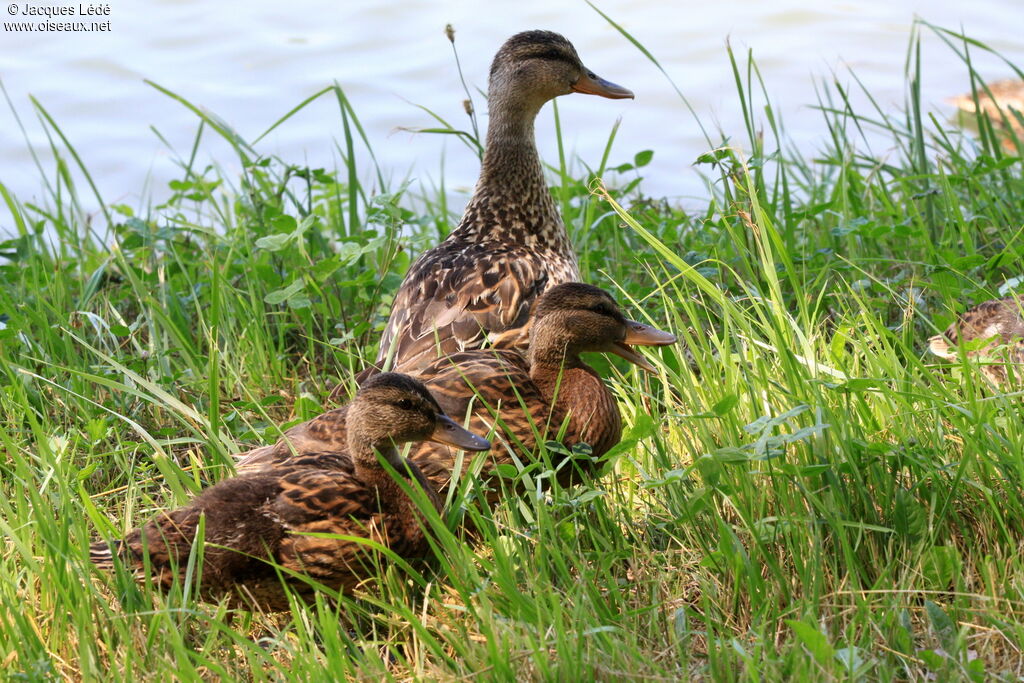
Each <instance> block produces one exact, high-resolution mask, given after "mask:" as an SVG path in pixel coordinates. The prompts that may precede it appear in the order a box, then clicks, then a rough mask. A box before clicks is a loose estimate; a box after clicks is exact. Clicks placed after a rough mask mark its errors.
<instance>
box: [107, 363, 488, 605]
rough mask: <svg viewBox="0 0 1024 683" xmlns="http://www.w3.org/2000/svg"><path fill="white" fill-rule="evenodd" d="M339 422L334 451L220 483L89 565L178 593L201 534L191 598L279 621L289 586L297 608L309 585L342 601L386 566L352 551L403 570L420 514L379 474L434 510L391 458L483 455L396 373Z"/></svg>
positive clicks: (419, 548) (361, 395) (420, 551)
mask: <svg viewBox="0 0 1024 683" xmlns="http://www.w3.org/2000/svg"><path fill="white" fill-rule="evenodd" d="M346 413H347V415H346V417H347V419H346V428H347V429H346V438H345V439H344V440H343V441H342V442H332V443H330V444H324V445H325V447H324V448H323V449H321V450H318V451H315V452H314V451H307V452H305V453H304V454H303V455H304V457H302V458H296V459H294V460H288V461H281V462H277V463H274V465H273V466H271V467H267V468H262V469H261V470H259V471H256V472H245V473H240V474H238V475H236V476H234V477H231V478H229V479H226V480H224V481H221V482H219V483H217V484H215V485H213V486H211V487H210V488H208V489H206V490H205V491H203V492H201V493H200V494H199V495H198V496H197V497H196V498H194V499H193V500H192V501H191V502H190V503H189V504H188V505H185V506H184V507H181V508H178V509H176V510H173V511H170V512H165V513H163V514H161V515H160V516H159V517H157V518H156V519H153V520H151V521H149V522H148V523H146V524H145V525H144V526H142V527H141V528H138V529H135V530H134V531H132V532H130V533H129V534H127V535H126V536H125V537H124V538H123V539H121V540H118V541H115V542H114V543H107V542H103V541H100V542H97V543H94V544H92V546H91V549H90V550H91V552H90V557H91V559H92V561H93V563H94V564H96V565H97V566H98V567H100V568H102V569H112V568H113V567H114V565H115V559H114V558H115V557H117V558H119V559H120V561H121V562H122V563H123V564H124V565H126V566H127V567H129V568H130V569H132V570H134V571H135V572H136V575H137V576H138V577H139V578H143V575H144V567H145V566H147V565H148V566H149V567H150V568H151V569H150V572H151V574H150V575H151V577H152V580H153V581H154V582H155V584H157V586H158V587H160V588H162V589H167V588H169V587H170V586H171V585H172V584H174V583H175V582H179V584H180V583H181V582H183V580H184V575H185V572H186V568H187V566H188V564H189V563H188V560H189V554H190V552H192V549H193V547H194V546H195V544H196V539H197V534H198V529H199V527H200V526H201V525H204V526H205V536H204V541H205V547H204V555H203V562H202V574H201V581H200V589H199V595H200V597H201V598H203V599H206V600H212V601H217V600H220V599H223V598H227V600H228V602H229V604H231V605H232V606H235V607H247V608H249V609H253V610H262V611H285V610H288V609H289V598H288V592H287V591H286V590H285V588H284V586H285V585H286V584H287V585H289V586H291V588H292V589H293V591H294V592H295V593H296V594H297V595H298V596H299V597H301V598H302V599H304V600H306V601H310V600H312V599H313V595H314V592H315V591H314V588H313V586H314V585H316V584H322V585H323V586H326V587H327V588H329V589H331V590H334V591H339V592H343V593H350V592H351V591H352V590H353V589H355V588H356V586H358V585H359V584H361V583H363V582H364V581H366V580H367V579H368V578H370V577H371V576H373V571H372V569H368V568H370V567H373V566H374V564H375V563H380V562H387V559H386V557H385V556H384V555H382V554H378V553H375V552H374V551H372V550H371V549H370V547H369V546H368V545H367V543H366V542H365V541H363V542H360V540H353V539H366V540H369V541H372V542H375V543H379V544H382V545H384V546H386V547H387V548H388V549H389V550H390V551H391V552H393V553H394V554H396V555H398V556H399V557H401V558H409V559H411V560H416V559H418V558H422V557H424V556H425V555H426V554H427V552H428V550H429V541H428V539H427V534H426V532H425V531H424V525H425V520H424V519H423V516H422V513H421V511H420V509H419V508H418V507H417V504H416V503H415V502H414V501H413V499H412V498H410V497H409V495H407V493H406V492H405V490H403V487H402V485H401V484H400V483H399V482H398V480H397V479H396V478H395V476H393V473H392V472H389V471H388V470H387V469H386V468H385V467H384V465H383V462H384V461H386V462H387V464H388V465H389V466H390V467H391V469H392V470H393V472H394V473H397V476H399V477H408V478H409V480H410V482H411V481H415V482H416V485H418V486H419V487H421V488H422V489H423V491H424V492H425V493H426V494H427V497H428V498H429V500H430V502H431V504H432V505H433V506H434V507H435V509H437V510H440V501H439V499H438V497H437V491H436V490H435V489H433V488H432V487H431V484H430V482H429V481H428V480H427V479H426V478H425V477H424V476H423V474H422V472H420V470H419V468H418V467H417V466H416V464H415V463H410V462H408V461H406V460H405V459H404V458H402V457H401V456H400V454H399V451H398V447H399V446H400V445H401V444H404V443H407V442H419V441H433V442H437V443H444V444H447V445H449V446H452V447H454V448H459V449H465V450H468V451H485V450H487V449H488V448H490V443H489V442H488V441H487V440H486V439H484V438H482V437H480V436H477V435H475V434H472V433H471V432H469V431H467V430H465V429H463V428H462V427H460V426H459V425H458V424H456V423H455V422H454V421H452V420H451V418H449V417H448V416H447V415H446V414H445V413H444V411H443V410H442V409H441V407H440V406H439V405H438V403H437V401H436V400H435V399H434V397H433V396H432V395H431V394H430V392H429V391H428V390H427V389H426V387H424V386H423V384H422V382H419V381H418V380H416V379H414V378H411V377H408V376H406V375H401V374H397V373H383V374H380V375H376V376H374V377H373V378H371V379H370V380H368V381H367V382H366V383H365V384H364V385H363V386H362V387H361V388H360V390H359V391H358V392H357V394H356V395H355V397H354V399H353V400H352V402H351V403H350V404H349V405H348V406H347V411H346ZM282 580H283V581H282Z"/></svg>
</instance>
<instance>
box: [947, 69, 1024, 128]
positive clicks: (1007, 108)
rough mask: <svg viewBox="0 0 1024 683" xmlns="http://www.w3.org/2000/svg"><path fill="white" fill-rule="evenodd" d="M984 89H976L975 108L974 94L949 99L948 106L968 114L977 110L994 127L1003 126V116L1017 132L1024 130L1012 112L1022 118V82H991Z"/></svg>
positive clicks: (1015, 80) (1023, 103)
mask: <svg viewBox="0 0 1024 683" xmlns="http://www.w3.org/2000/svg"><path fill="white" fill-rule="evenodd" d="M986 87H987V91H986V89H985V88H978V103H977V106H975V102H974V94H973V93H965V94H963V95H957V96H956V97H951V98H949V100H948V101H949V102H950V104H953V105H955V106H956V108H957V109H960V110H961V111H964V112H966V113H968V114H975V113H977V111H978V109H981V111H982V112H984V113H985V114H988V117H989V119H990V120H991V121H992V122H993V123H995V124H996V125H1003V123H1004V119H1003V117H1004V116H1005V117H1006V119H1005V121H1006V122H1009V125H1010V126H1011V127H1012V128H1013V129H1014V130H1015V131H1017V132H1021V131H1022V130H1024V128H1022V126H1021V124H1020V121H1019V120H1018V119H1017V116H1015V115H1014V111H1016V112H1017V114H1018V115H1021V116H1024V80H1019V79H1015V78H1007V79H1004V80H1001V81H993V82H991V83H987V84H986Z"/></svg>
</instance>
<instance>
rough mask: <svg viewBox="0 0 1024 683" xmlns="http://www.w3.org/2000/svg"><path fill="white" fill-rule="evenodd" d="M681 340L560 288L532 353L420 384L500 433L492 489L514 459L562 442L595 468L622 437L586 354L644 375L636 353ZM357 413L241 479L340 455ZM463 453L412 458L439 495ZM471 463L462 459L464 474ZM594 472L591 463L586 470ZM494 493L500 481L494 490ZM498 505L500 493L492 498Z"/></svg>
mask: <svg viewBox="0 0 1024 683" xmlns="http://www.w3.org/2000/svg"><path fill="white" fill-rule="evenodd" d="M674 342H675V337H674V336H673V335H671V334H669V333H668V332H662V331H661V330H657V329H655V328H653V327H650V326H648V325H644V324H642V323H638V322H634V321H632V320H627V319H626V318H625V317H624V316H623V315H622V312H621V311H620V310H619V307H618V306H617V305H616V303H615V301H614V299H612V297H611V296H610V295H609V294H608V293H607V292H605V291H603V290H601V289H599V288H597V287H593V286H591V285H586V284H582V283H578V282H574V283H567V284H562V285H558V286H557V287H554V288H552V289H550V290H549V291H548V292H546V293H545V294H544V295H543V296H541V298H540V299H539V300H538V301H537V303H536V305H535V307H534V311H533V315H532V318H531V324H530V344H529V351H528V353H527V355H526V356H523V355H522V354H520V353H519V352H517V351H513V350H507V349H501V350H499V349H480V350H476V351H462V352H459V353H455V354H452V355H451V356H449V357H447V358H442V359H437V360H435V361H433V362H432V363H431V364H430V365H428V366H426V367H425V368H424V369H423V371H422V373H421V374H420V379H422V380H423V382H424V384H425V385H426V386H427V387H428V388H429V389H430V391H431V393H432V394H433V395H434V396H435V397H436V398H437V401H438V403H439V404H440V405H441V406H442V407H443V408H444V410H445V412H446V414H448V415H451V416H453V417H454V418H455V419H456V420H458V421H460V422H461V421H462V418H463V417H464V416H466V415H467V414H468V415H469V428H470V429H471V430H474V431H477V432H479V433H485V432H491V431H493V433H494V439H493V440H494V442H495V445H494V446H493V447H492V449H491V451H490V453H489V454H488V456H489V457H487V459H486V461H485V462H484V463H483V466H482V469H481V474H480V476H481V477H482V478H483V479H484V480H485V481H486V480H489V479H491V478H492V477H493V476H494V475H495V471H496V470H495V467H496V466H497V465H499V464H502V463H513V462H515V459H518V460H519V461H521V462H525V463H529V462H532V461H533V460H534V458H535V454H536V452H537V449H538V447H539V445H541V444H543V443H544V442H545V441H548V440H558V441H559V442H561V443H563V444H564V445H566V446H570V447H571V446H573V445H576V444H580V443H586V444H589V445H590V446H591V448H592V458H595V459H596V458H597V457H599V456H601V455H603V454H604V453H606V452H607V451H608V450H609V449H610V448H611V447H612V446H614V445H615V444H616V443H618V441H619V439H620V437H621V435H622V423H621V420H620V416H619V409H618V406H617V405H616V403H615V398H614V397H613V396H612V393H611V391H609V390H608V388H607V387H606V386H605V385H604V382H603V381H602V380H601V378H600V376H598V374H597V373H596V372H595V371H594V369H593V368H591V367H590V366H588V365H587V364H586V363H585V362H584V361H583V359H582V358H581V357H580V354H581V353H584V352H587V351H593V352H608V353H614V354H616V355H619V356H621V357H623V358H625V359H627V360H629V361H630V362H632V363H635V364H637V365H639V366H640V367H642V368H644V369H647V370H653V369H654V368H653V366H651V364H650V363H649V362H648V361H647V360H646V359H644V357H643V356H641V355H639V354H638V353H636V352H635V351H634V350H632V349H631V348H630V347H631V346H633V345H644V346H663V345H666V344H672V343H674ZM350 411H351V408H344V407H343V408H338V409H336V410H332V411H330V412H328V413H325V414H323V415H321V416H319V417H316V418H314V419H312V420H310V421H309V422H305V423H303V424H301V425H297V426H295V427H293V428H292V429H290V430H288V431H287V432H286V433H285V437H284V438H283V439H282V440H281V441H279V442H278V443H277V444H275V445H273V446H267V447H264V448H258V449H256V450H253V451H250V452H249V453H248V454H245V455H243V456H241V461H240V462H239V466H240V468H241V470H242V471H246V470H255V471H258V470H259V469H261V468H264V467H269V468H271V469H273V468H275V467H279V466H281V463H287V462H291V461H293V460H295V459H298V460H299V461H301V460H302V459H303V458H305V457H307V454H309V453H318V452H321V451H332V450H335V449H336V448H337V446H338V444H341V443H344V442H345V440H346V439H347V435H346V427H347V421H348V419H349V417H348V415H349V414H350ZM456 456H457V451H456V450H455V449H452V448H448V447H447V446H444V445H440V444H423V445H421V446H419V447H417V448H414V449H413V452H412V453H411V454H410V456H409V458H410V461H411V462H413V463H415V464H416V465H417V466H418V467H419V469H420V470H421V471H422V472H423V474H425V475H426V477H427V479H428V480H429V481H430V486H431V487H432V488H436V489H437V490H438V491H439V493H440V494H442V495H443V494H444V493H446V491H447V487H448V484H449V482H450V480H451V478H452V474H453V471H454V469H455V463H456ZM470 462H471V458H465V459H464V466H463V472H465V471H467V470H468V469H469V467H470ZM553 464H554V465H555V466H556V467H557V468H558V470H557V471H558V475H557V478H558V480H559V481H560V483H562V484H563V485H564V484H567V483H569V482H571V481H573V480H574V478H575V472H574V466H572V465H571V464H569V463H564V462H557V461H556V462H555V463H553ZM582 465H583V467H582V469H584V470H586V469H590V468H592V466H593V461H590V462H587V461H584V462H583V463H582ZM491 483H493V481H492V482H491ZM487 497H488V500H489V502H491V503H492V504H493V503H494V502H496V500H497V497H498V494H497V492H496V491H495V490H494V489H493V487H492V490H490V491H489V492H488V494H487Z"/></svg>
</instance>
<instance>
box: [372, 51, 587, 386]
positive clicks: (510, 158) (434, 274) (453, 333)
mask: <svg viewBox="0 0 1024 683" xmlns="http://www.w3.org/2000/svg"><path fill="white" fill-rule="evenodd" d="M526 69H534V70H535V74H534V73H531V75H530V77H526V78H524V77H523V76H522V73H523V72H524V70H526ZM573 70H574V71H573ZM584 72H586V69H585V68H584V67H583V65H582V63H581V62H580V60H579V56H578V55H577V54H576V50H575V49H574V48H573V47H572V44H571V43H569V41H567V40H566V39H565V38H563V37H562V36H560V35H558V34H556V33H551V32H547V31H528V32H525V33H522V34H518V35H516V36H513V37H512V38H510V39H509V40H508V41H507V42H506V43H505V45H503V46H502V48H501V50H499V51H498V54H497V55H496V56H495V59H494V62H493V64H492V67H491V82H490V88H489V92H490V99H489V104H490V106H491V122H490V125H489V127H488V133H487V146H486V151H485V154H484V159H483V165H482V168H481V173H480V179H479V180H478V182H477V185H476V189H475V190H474V193H473V197H472V198H471V199H470V201H469V203H468V205H467V206H466V210H465V213H464V214H463V216H462V220H461V221H460V223H459V225H458V226H457V227H456V229H455V230H454V231H453V232H452V233H451V234H450V235H449V236H448V238H447V239H446V240H445V241H444V242H442V243H441V244H440V245H438V246H436V247H434V248H433V249H430V250H429V251H427V252H426V253H424V254H423V255H422V256H420V258H419V259H418V260H417V261H416V262H415V263H414V264H413V265H412V267H411V268H410V269H409V272H408V273H407V275H406V277H405V280H404V282H403V283H402V285H401V287H400V289H399V291H398V293H397V295H396V296H395V300H394V302H393V305H392V310H391V316H390V318H389V320H388V323H387V326H386V328H385V330H384V334H383V336H382V337H381V341H380V352H379V355H378V357H377V361H376V367H384V365H385V364H386V362H387V358H388V355H389V354H393V359H394V360H393V363H392V368H393V369H395V370H398V371H402V372H418V371H419V370H421V369H422V368H424V367H425V366H426V365H427V364H429V363H430V362H431V361H433V360H434V359H435V358H438V357H440V356H443V355H445V354H450V353H456V352H459V351H465V350H470V349H477V348H481V347H483V346H485V345H488V344H493V343H494V342H495V341H497V340H499V339H500V342H501V344H500V345H501V346H503V347H506V348H518V349H523V348H524V347H525V344H526V340H527V334H526V332H525V330H524V329H523V325H524V323H525V322H526V320H527V317H528V316H529V311H530V306H531V305H532V304H533V302H534V301H535V300H536V298H537V297H539V296H540V295H541V294H543V293H544V292H545V291H547V290H548V289H550V288H551V287H554V286H555V285H558V284H560V283H564V282H572V281H575V280H578V279H579V265H578V263H577V260H576V255H575V253H574V252H573V249H572V245H571V244H570V243H569V238H568V236H567V235H566V231H565V225H564V224H563V222H562V218H561V216H560V215H559V213H558V210H557V209H556V207H555V203H554V201H553V200H552V198H551V193H550V191H549V190H548V187H547V184H546V182H545V180H544V172H543V168H542V167H541V163H540V157H539V156H538V154H537V148H536V144H535V142H534V130H533V123H534V119H535V117H536V115H537V112H538V111H539V110H540V108H541V106H543V104H544V103H545V102H547V101H548V100H550V99H552V98H553V97H556V96H558V95H562V94H567V93H568V92H571V89H570V88H569V87H568V86H565V85H563V84H561V81H559V80H558V79H561V78H566V76H565V74H566V73H570V74H572V73H584ZM591 75H592V74H591ZM534 76H535V77H534ZM559 88H561V89H559ZM373 371H374V370H373V369H372V368H371V369H368V370H367V371H366V372H365V373H364V374H363V375H362V378H365V377H366V376H368V375H369V374H371V373H372V372H373Z"/></svg>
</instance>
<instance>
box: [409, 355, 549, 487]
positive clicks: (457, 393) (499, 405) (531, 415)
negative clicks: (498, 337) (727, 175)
mask: <svg viewBox="0 0 1024 683" xmlns="http://www.w3.org/2000/svg"><path fill="white" fill-rule="evenodd" d="M420 378H421V379H422V380H423V383H424V384H426V386H427V388H428V389H429V390H430V393H431V394H432V395H433V396H434V398H435V399H437V402H438V404H439V405H440V406H441V408H442V409H443V410H444V412H445V414H446V415H448V416H449V417H451V418H452V419H453V420H455V421H456V422H458V423H459V424H463V425H465V426H466V428H467V429H469V430H472V431H474V433H477V434H488V438H490V439H491V443H492V447H491V450H490V451H487V452H485V453H481V454H479V455H476V456H470V455H466V456H463V458H462V468H461V472H460V473H459V474H458V476H460V477H461V476H465V475H466V474H467V473H468V472H469V471H470V470H471V468H474V467H475V466H476V465H479V467H480V469H479V472H478V474H477V475H475V476H478V477H479V478H480V479H481V480H483V481H484V482H485V483H487V482H488V480H491V482H492V483H493V481H494V480H495V479H496V477H497V471H496V470H497V466H498V465H501V464H515V463H517V462H519V463H525V464H528V463H530V462H533V460H534V457H535V454H536V452H537V448H538V446H539V445H540V444H543V443H544V442H545V441H546V440H547V439H548V438H549V436H553V435H554V434H556V433H557V432H558V430H559V428H560V426H561V424H562V421H563V419H564V417H565V416H564V414H563V413H562V412H561V411H560V410H552V408H551V406H550V405H549V404H548V402H547V401H546V400H545V399H544V397H543V395H542V394H541V392H540V389H539V388H538V387H537V385H536V384H534V382H533V380H532V379H530V372H529V368H528V365H527V362H526V359H524V358H523V357H522V355H520V354H519V353H516V352H514V351H508V350H499V349H482V350H477V351H464V352H461V353H456V354H453V355H451V356H449V357H446V358H441V359H437V360H435V361H434V362H432V363H431V364H430V365H428V366H427V367H426V368H424V370H423V372H422V373H421V375H420ZM467 417H468V421H467ZM481 458H482V459H483V460H482V462H481V461H480V459H481ZM410 460H411V461H412V462H414V463H415V464H416V465H417V466H418V467H419V468H420V470H421V471H422V472H423V474H424V475H425V476H426V477H427V479H429V480H430V482H431V483H432V484H433V485H434V486H436V487H437V489H438V490H439V491H440V493H441V495H442V496H443V495H444V493H445V492H446V490H447V488H448V486H449V484H450V482H451V479H452V478H453V477H454V476H456V474H455V470H456V464H457V463H458V451H457V450H456V449H452V448H449V447H447V446H444V445H442V444H436V443H424V444H421V445H420V446H419V447H417V448H416V449H415V450H414V451H413V453H412V454H411V455H410ZM498 497H499V491H498V490H497V487H494V486H491V488H490V490H489V491H488V494H487V498H488V500H489V501H490V502H491V503H492V504H494V503H496V502H497V500H498Z"/></svg>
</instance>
